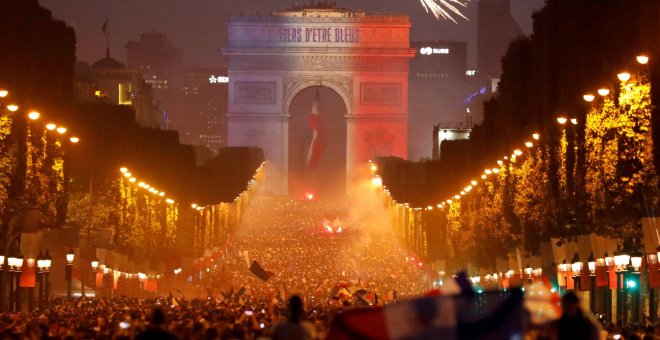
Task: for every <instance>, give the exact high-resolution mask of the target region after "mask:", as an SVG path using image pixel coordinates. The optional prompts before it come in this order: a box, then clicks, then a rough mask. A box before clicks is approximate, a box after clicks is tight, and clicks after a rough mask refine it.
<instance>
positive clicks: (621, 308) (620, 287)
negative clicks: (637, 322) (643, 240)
mask: <svg viewBox="0 0 660 340" xmlns="http://www.w3.org/2000/svg"><path fill="white" fill-rule="evenodd" d="M629 263H630V255H628V254H625V253H619V254H618V255H614V265H615V266H616V273H617V275H616V277H617V285H616V288H617V294H616V300H617V303H616V309H617V313H616V314H617V318H619V319H620V320H621V321H622V322H623V323H625V322H626V308H625V303H626V284H625V283H626V271H627V267H628V264H629Z"/></svg>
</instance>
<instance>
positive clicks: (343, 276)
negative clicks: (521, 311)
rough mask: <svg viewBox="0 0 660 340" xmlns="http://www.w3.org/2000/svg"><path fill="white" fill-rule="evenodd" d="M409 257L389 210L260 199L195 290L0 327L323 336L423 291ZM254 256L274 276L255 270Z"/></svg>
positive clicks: (11, 332)
mask: <svg viewBox="0 0 660 340" xmlns="http://www.w3.org/2000/svg"><path fill="white" fill-rule="evenodd" d="M361 211H362V212H363V213H364V211H363V210H361ZM365 216H369V218H365ZM413 257H414V255H413V254H409V253H407V252H406V251H405V250H403V248H402V247H401V246H400V245H399V244H398V241H397V239H396V237H395V235H394V234H393V232H392V231H391V229H390V228H388V225H387V215H386V214H383V213H381V214H376V215H374V214H371V213H366V214H356V213H354V212H353V211H351V209H349V207H348V206H347V205H346V204H333V203H321V202H311V201H295V200H290V199H285V198H274V197H260V198H257V199H256V201H255V202H253V204H252V205H251V206H250V208H249V210H248V212H247V214H246V216H245V220H244V221H243V223H242V226H241V228H240V230H239V231H238V232H237V233H236V234H235V235H233V236H232V238H231V240H230V242H229V243H228V245H227V247H226V248H224V249H223V256H222V257H221V258H220V259H219V260H217V261H216V262H215V263H214V264H213V265H212V266H211V267H209V268H204V269H203V270H202V271H201V276H200V273H192V274H190V276H191V278H192V277H194V279H192V280H184V281H186V282H185V283H183V282H182V283H181V284H182V285H183V286H187V287H188V288H190V287H194V288H195V289H193V290H191V289H184V287H181V288H182V290H180V289H176V290H175V291H174V292H170V295H169V297H161V298H152V299H136V298H126V297H122V298H115V299H89V298H87V299H85V298H81V299H78V300H75V301H72V302H66V301H61V303H58V304H54V307H52V308H47V309H44V310H42V311H39V310H37V311H34V312H33V313H27V314H25V313H16V314H4V315H2V317H0V327H1V329H2V330H3V333H2V336H3V338H8V339H11V338H47V337H52V338H72V339H78V338H80V339H90V338H95V339H103V338H106V339H110V338H113V339H114V338H163V339H166V338H174V337H175V338H182V339H259V338H273V339H278V338H279V339H286V338H291V337H292V334H296V332H298V333H300V334H304V337H302V338H309V339H315V338H318V339H323V338H325V336H326V335H327V332H328V329H329V323H330V321H331V320H332V316H333V315H335V314H336V313H341V312H342V311H343V310H345V309H347V308H358V307H367V306H370V305H376V304H379V305H381V304H384V303H387V302H391V301H393V300H394V299H395V298H399V299H401V298H403V297H405V296H411V295H414V294H419V293H420V292H423V291H424V290H425V287H426V277H427V276H426V272H425V270H424V269H420V268H419V266H417V265H416V262H414V261H413V260H412V258H413ZM252 261H257V262H258V263H259V264H260V265H261V266H262V267H263V268H264V269H265V270H267V271H268V272H269V275H272V276H270V277H268V279H267V280H265V279H264V278H259V277H257V276H256V275H254V274H253V273H252V272H251V271H250V270H249V267H250V265H251V262H252ZM358 297H359V298H358ZM292 301H293V302H292ZM303 304H304V305H305V308H304V309H303V307H302V306H303ZM287 320H289V324H288V326H287ZM291 322H293V323H292V324H291ZM301 327H302V328H301ZM301 332H302V333H301ZM293 337H294V338H300V337H295V336H293Z"/></svg>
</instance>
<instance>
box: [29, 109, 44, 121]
mask: <svg viewBox="0 0 660 340" xmlns="http://www.w3.org/2000/svg"><path fill="white" fill-rule="evenodd" d="M39 116H41V114H39V112H37V111H30V113H28V118H30V120H37V119H39Z"/></svg>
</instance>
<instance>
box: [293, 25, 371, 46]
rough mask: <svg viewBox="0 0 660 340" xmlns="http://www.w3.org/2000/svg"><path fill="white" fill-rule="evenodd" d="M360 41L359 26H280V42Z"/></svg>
mask: <svg viewBox="0 0 660 340" xmlns="http://www.w3.org/2000/svg"><path fill="white" fill-rule="evenodd" d="M303 41H304V42H325V43H346V42H349V43H357V42H360V29H359V28H357V27H286V28H280V42H303Z"/></svg>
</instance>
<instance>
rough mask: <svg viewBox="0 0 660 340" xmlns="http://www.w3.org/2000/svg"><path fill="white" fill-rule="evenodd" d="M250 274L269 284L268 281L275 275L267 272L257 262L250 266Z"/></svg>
mask: <svg viewBox="0 0 660 340" xmlns="http://www.w3.org/2000/svg"><path fill="white" fill-rule="evenodd" d="M250 272H252V274H254V275H255V276H256V277H258V278H260V279H262V280H263V281H264V282H268V279H270V277H271V276H273V275H275V274H274V273H273V272H269V271H267V270H265V269H264V268H263V267H261V265H260V264H259V263H258V262H257V261H252V265H251V266H250Z"/></svg>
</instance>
